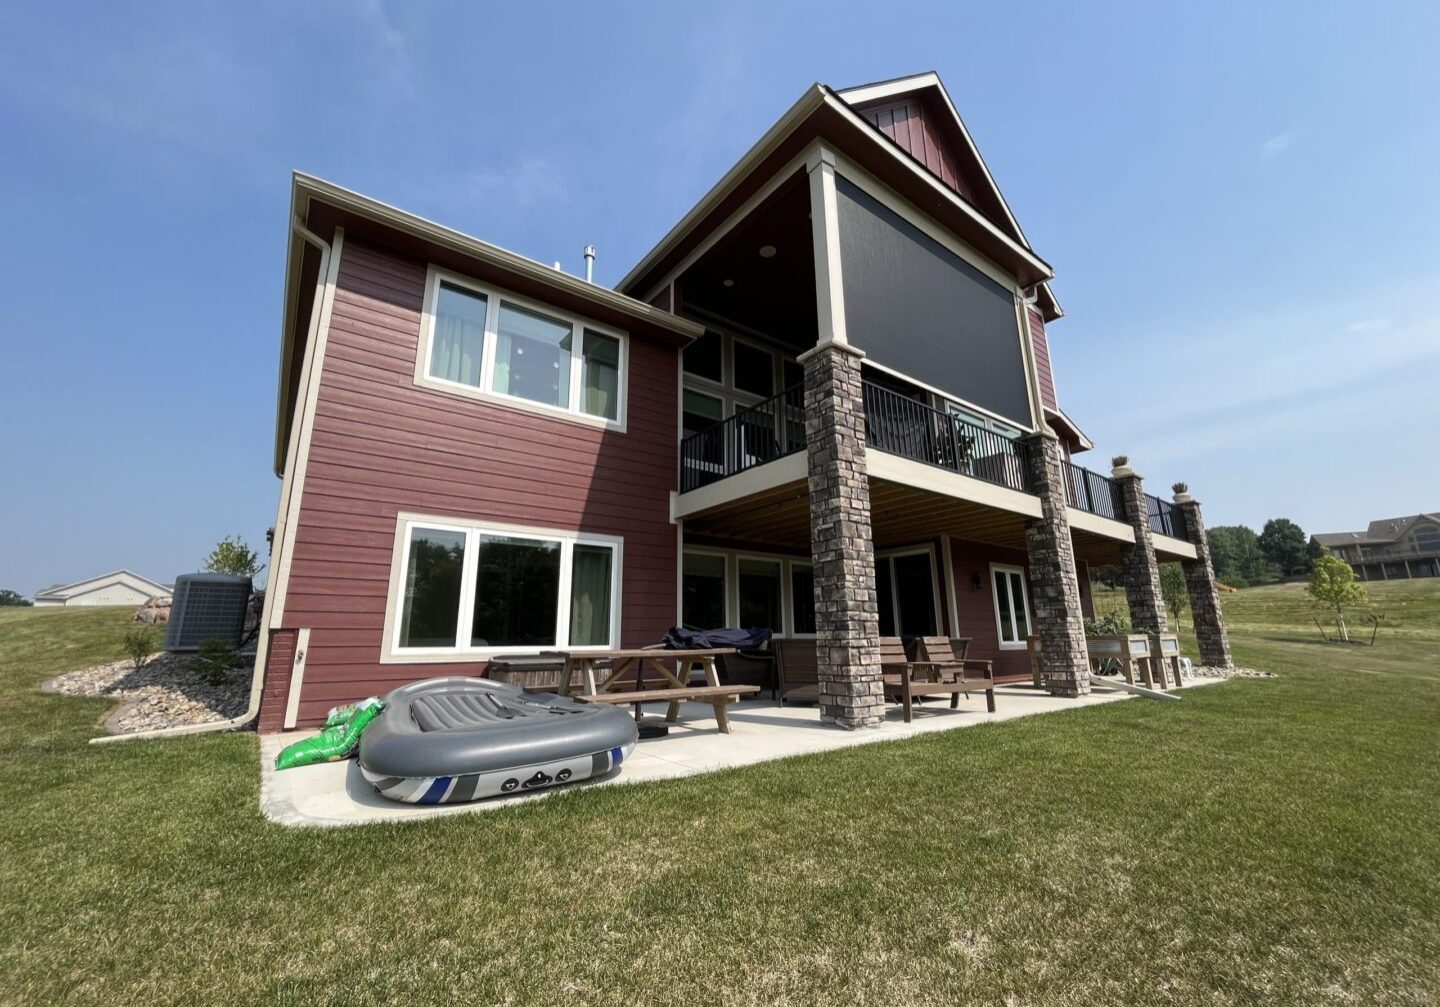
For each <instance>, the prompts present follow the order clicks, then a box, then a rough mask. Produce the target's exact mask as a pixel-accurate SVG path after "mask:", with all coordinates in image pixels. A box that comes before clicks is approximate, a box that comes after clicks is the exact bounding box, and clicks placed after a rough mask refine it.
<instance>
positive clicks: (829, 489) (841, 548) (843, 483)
mask: <svg viewBox="0 0 1440 1007" xmlns="http://www.w3.org/2000/svg"><path fill="white" fill-rule="evenodd" d="M864 356H865V355H864V354H863V353H862V352H861V351H859V350H856V349H852V348H851V347H849V346H847V345H845V344H844V343H835V342H829V343H822V344H821V345H819V346H817V347H815V348H814V349H812V350H810V351H808V352H807V353H805V354H802V355H801V357H800V362H801V363H803V364H804V365H805V449H806V452H805V453H806V456H807V459H808V462H809V482H810V552H811V556H812V557H813V559H814V561H815V566H814V570H815V633H816V637H817V640H816V655H817V657H818V662H819V679H820V701H819V705H820V719H821V720H822V721H825V722H827V723H832V724H836V725H838V726H840V727H846V728H855V727H873V726H876V725H878V724H880V723H881V722H882V721H883V720H884V719H885V695H884V692H883V690H882V687H881V683H880V618H879V608H878V605H877V602H876V594H875V547H874V544H873V542H872V539H871V535H870V484H869V482H868V478H867V476H866V471H865V403H864V399H863V397H862V389H861V383H860V361H861V360H862V359H863V358H864Z"/></svg>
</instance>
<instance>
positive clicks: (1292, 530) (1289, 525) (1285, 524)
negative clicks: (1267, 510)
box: [1260, 517, 1310, 575]
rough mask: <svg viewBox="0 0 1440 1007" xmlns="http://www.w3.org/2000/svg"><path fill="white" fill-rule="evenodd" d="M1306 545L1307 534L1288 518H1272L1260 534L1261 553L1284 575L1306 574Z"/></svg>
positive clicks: (1307, 558) (1307, 565)
mask: <svg viewBox="0 0 1440 1007" xmlns="http://www.w3.org/2000/svg"><path fill="white" fill-rule="evenodd" d="M1305 544H1306V540H1305V532H1304V531H1303V530H1301V528H1300V526H1299V525H1298V524H1296V523H1295V522H1294V521H1291V520H1290V519H1289V518H1288V517H1275V518H1271V519H1270V520H1269V521H1266V522H1265V527H1264V529H1263V530H1262V531H1261V532H1260V551H1261V553H1263V554H1264V556H1265V558H1266V559H1267V560H1269V561H1270V562H1271V563H1274V564H1275V565H1276V566H1277V567H1279V568H1280V572H1281V573H1282V574H1286V575H1288V574H1296V573H1304V572H1306V570H1308V569H1309V562H1310V561H1309V557H1308V556H1307V555H1306V553H1305Z"/></svg>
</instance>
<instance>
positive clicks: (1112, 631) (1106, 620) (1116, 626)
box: [1085, 612, 1130, 636]
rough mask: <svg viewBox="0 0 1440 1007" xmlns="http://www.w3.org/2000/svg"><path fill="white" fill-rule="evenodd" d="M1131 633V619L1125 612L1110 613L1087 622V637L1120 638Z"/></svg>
mask: <svg viewBox="0 0 1440 1007" xmlns="http://www.w3.org/2000/svg"><path fill="white" fill-rule="evenodd" d="M1128 632H1130V617H1129V616H1128V615H1126V614H1125V613H1124V612H1108V613H1106V614H1105V615H1104V616H1102V617H1100V618H1099V619H1086V620H1085V635H1086V636H1120V635H1122V634H1124V633H1128Z"/></svg>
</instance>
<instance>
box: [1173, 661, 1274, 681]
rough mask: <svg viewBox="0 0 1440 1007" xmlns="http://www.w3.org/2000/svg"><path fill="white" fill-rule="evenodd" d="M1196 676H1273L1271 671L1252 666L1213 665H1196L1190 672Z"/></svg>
mask: <svg viewBox="0 0 1440 1007" xmlns="http://www.w3.org/2000/svg"><path fill="white" fill-rule="evenodd" d="M1190 673H1191V674H1192V675H1194V676H1195V677H1196V678H1274V677H1275V673H1274V672H1273V671H1256V670H1255V669H1254V668H1220V667H1215V666H1213V665H1203V664H1202V665H1198V666H1196V667H1195V668H1193V669H1192V670H1191V672H1190Z"/></svg>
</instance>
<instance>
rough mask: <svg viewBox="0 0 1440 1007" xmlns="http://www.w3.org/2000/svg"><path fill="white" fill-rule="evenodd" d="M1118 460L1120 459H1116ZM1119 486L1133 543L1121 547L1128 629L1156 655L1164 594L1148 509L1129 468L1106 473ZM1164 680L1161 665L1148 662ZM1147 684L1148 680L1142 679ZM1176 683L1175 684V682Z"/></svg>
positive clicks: (1165, 627) (1164, 624) (1164, 628)
mask: <svg viewBox="0 0 1440 1007" xmlns="http://www.w3.org/2000/svg"><path fill="white" fill-rule="evenodd" d="M1117 460H1120V459H1117ZM1110 474H1111V475H1112V476H1113V477H1114V479H1115V483H1116V485H1118V486H1119V487H1120V498H1121V500H1122V502H1123V503H1124V505H1125V520H1126V521H1127V522H1128V523H1129V525H1130V530H1131V531H1133V532H1134V533H1135V544H1134V545H1131V546H1122V547H1121V553H1122V555H1123V556H1124V560H1123V562H1122V566H1123V567H1124V569H1125V602H1126V604H1127V605H1128V606H1129V609H1130V627H1131V629H1132V630H1133V631H1134V632H1136V633H1145V634H1146V635H1148V636H1149V637H1150V653H1152V654H1154V655H1156V656H1157V657H1158V656H1159V654H1160V636H1159V634H1161V633H1168V632H1170V627H1169V622H1168V620H1167V619H1166V618H1165V594H1164V592H1163V591H1161V589H1160V564H1159V562H1158V561H1157V560H1156V559H1155V540H1154V539H1153V538H1151V534H1150V506H1149V503H1148V502H1147V501H1146V499H1145V481H1144V480H1143V479H1142V478H1141V477H1140V475H1139V473H1137V472H1136V471H1135V470H1134V469H1132V468H1130V466H1129V465H1116V466H1115V468H1113V469H1112V470H1111V472H1110ZM1152 666H1153V667H1155V668H1156V669H1158V670H1159V671H1160V675H1161V678H1160V681H1161V683H1162V684H1163V683H1164V681H1165V678H1164V675H1165V665H1164V662H1162V661H1154V662H1152ZM1146 681H1147V682H1148V681H1149V679H1146ZM1176 684H1177V685H1178V684H1179V683H1178V682H1177V683H1176Z"/></svg>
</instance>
